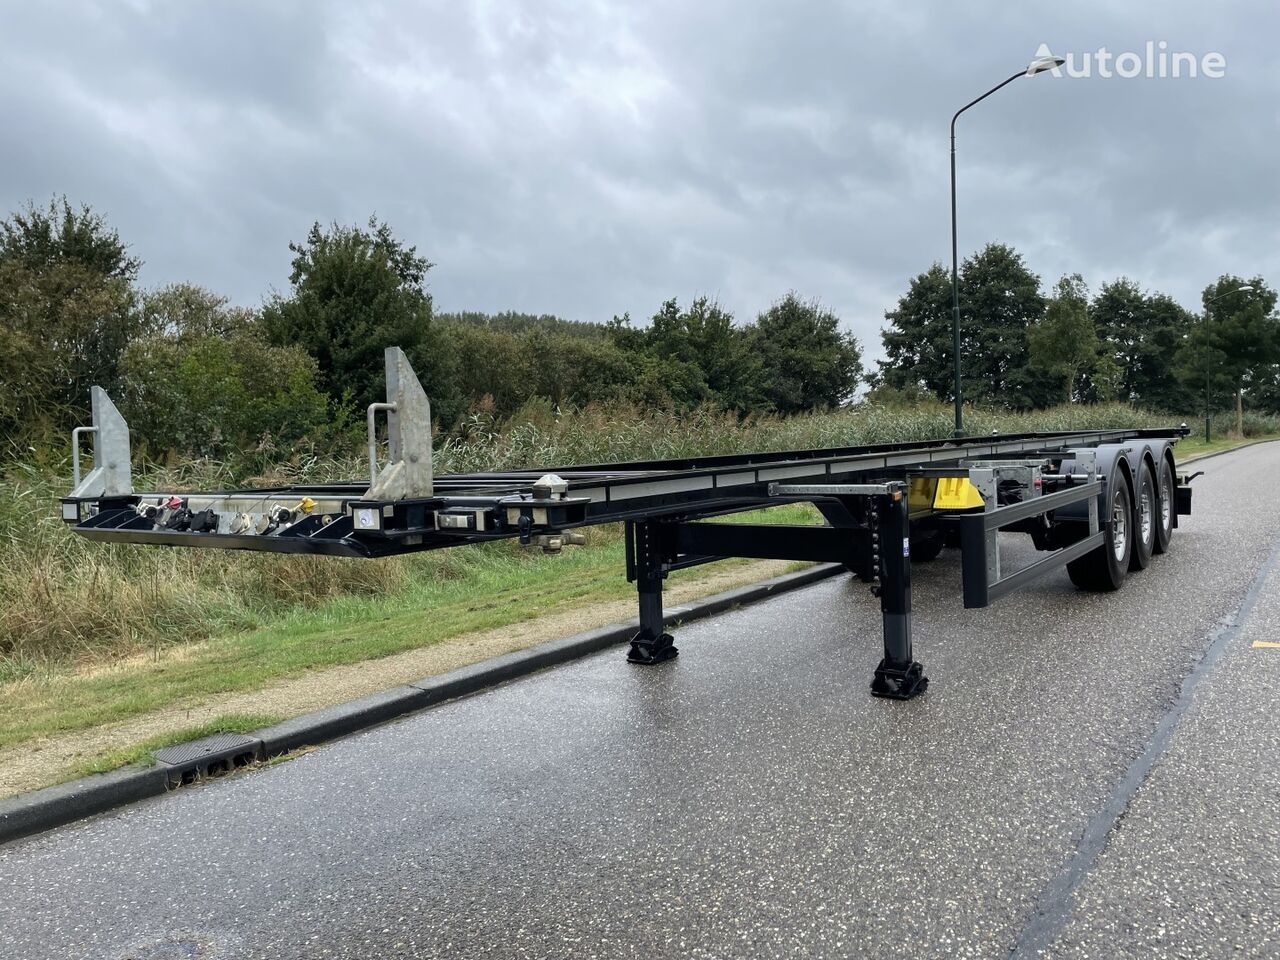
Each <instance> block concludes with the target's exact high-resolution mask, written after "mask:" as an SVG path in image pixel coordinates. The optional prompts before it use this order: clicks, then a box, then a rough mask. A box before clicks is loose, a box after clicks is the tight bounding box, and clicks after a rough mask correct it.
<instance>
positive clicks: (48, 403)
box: [0, 199, 139, 434]
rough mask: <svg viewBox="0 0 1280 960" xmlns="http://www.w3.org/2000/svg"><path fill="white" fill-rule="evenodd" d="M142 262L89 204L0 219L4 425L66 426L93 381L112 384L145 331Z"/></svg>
mask: <svg viewBox="0 0 1280 960" xmlns="http://www.w3.org/2000/svg"><path fill="white" fill-rule="evenodd" d="M137 269H138V261H137V260H135V259H133V258H131V257H130V256H129V255H128V253H127V248H126V247H125V245H124V243H123V242H122V241H121V240H120V237H119V235H118V234H117V233H116V232H115V231H114V230H112V229H110V228H109V227H108V226H107V225H106V223H105V221H104V220H103V219H102V218H101V217H100V216H98V215H97V214H95V213H94V212H93V211H92V210H90V209H89V208H88V207H82V208H80V209H79V210H76V209H73V208H72V207H71V206H70V204H69V203H67V201H66V200H65V199H63V200H62V201H61V202H58V201H54V202H53V203H51V204H50V205H49V207H48V208H47V209H45V208H38V207H35V206H34V205H30V204H29V205H28V206H27V208H26V209H25V210H22V211H19V212H18V213H15V214H12V215H11V216H10V217H9V218H8V219H6V220H4V221H2V222H0V352H3V353H4V354H5V357H4V359H3V360H0V372H3V374H4V376H3V377H2V378H0V426H2V427H3V428H5V429H6V430H7V431H8V432H10V433H23V434H29V433H38V432H42V431H49V430H52V429H55V428H56V429H58V430H62V429H65V427H66V425H67V424H68V422H70V421H71V420H74V419H79V418H80V417H82V416H83V412H84V411H85V410H86V409H87V407H88V393H89V387H90V386H92V385H94V384H99V385H101V386H103V387H106V388H107V389H108V390H111V389H113V388H114V387H115V385H116V379H117V374H118V363H119V358H120V353H121V351H123V350H124V348H125V346H126V345H127V344H128V342H129V341H130V340H131V339H132V338H133V337H134V336H135V335H136V333H137V332H138V330H139V317H138V313H137V311H136V309H135V297H134V292H133V288H132V285H131V284H132V281H133V278H134V276H135V275H136V273H137Z"/></svg>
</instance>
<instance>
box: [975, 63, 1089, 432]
mask: <svg viewBox="0 0 1280 960" xmlns="http://www.w3.org/2000/svg"><path fill="white" fill-rule="evenodd" d="M1066 62H1067V61H1066V60H1064V59H1063V58H1062V57H1036V59H1034V60H1032V61H1031V63H1029V64H1028V65H1027V68H1026V69H1025V70H1019V71H1018V72H1017V73H1015V74H1014V75H1013V76H1012V77H1010V78H1009V79H1008V80H1005V81H1004V82H1003V83H998V84H996V85H995V86H994V87H992V88H991V89H990V90H988V91H987V92H986V93H984V94H983V95H982V96H980V97H979V98H978V99H977V100H973V101H970V102H969V103H966V104H965V105H964V106H963V107H961V108H960V109H959V110H957V111H956V115H955V116H954V117H952V118H951V339H952V350H953V354H954V356H953V357H952V359H953V360H954V362H955V395H956V436H957V437H962V436H964V414H963V413H962V412H961V407H960V281H959V270H960V263H959V255H958V254H957V252H956V121H957V120H958V119H960V114H962V113H964V112H965V111H966V110H968V109H969V108H970V107H972V106H974V105H976V104H979V103H981V102H982V101H983V100H985V99H987V97H989V96H991V95H992V94H993V93H995V92H996V91H997V90H999V89H1000V88H1001V87H1006V86H1008V85H1009V84H1011V83H1013V81H1015V80H1017V79H1018V78H1019V77H1034V76H1036V75H1037V74H1040V73H1046V72H1048V71H1050V70H1055V69H1057V68H1058V67H1060V66H1062V65H1063V64H1064V63H1066Z"/></svg>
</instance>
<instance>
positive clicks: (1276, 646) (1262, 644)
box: [1253, 640, 1280, 650]
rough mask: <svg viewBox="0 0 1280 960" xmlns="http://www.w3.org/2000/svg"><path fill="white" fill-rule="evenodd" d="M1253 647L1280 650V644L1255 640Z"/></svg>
mask: <svg viewBox="0 0 1280 960" xmlns="http://www.w3.org/2000/svg"><path fill="white" fill-rule="evenodd" d="M1253 645H1254V646H1255V647H1269V648H1270V649H1272V650H1280V643H1274V642H1272V641H1271V640H1255V641H1253Z"/></svg>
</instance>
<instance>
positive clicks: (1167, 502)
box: [1160, 464, 1173, 530]
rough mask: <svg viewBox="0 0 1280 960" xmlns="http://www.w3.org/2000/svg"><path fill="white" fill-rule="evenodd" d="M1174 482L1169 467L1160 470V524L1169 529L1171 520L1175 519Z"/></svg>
mask: <svg viewBox="0 0 1280 960" xmlns="http://www.w3.org/2000/svg"><path fill="white" fill-rule="evenodd" d="M1171 487H1172V484H1171V483H1170V482H1169V467H1168V465H1167V464H1166V465H1165V468H1164V469H1163V470H1161V471H1160V525H1161V527H1162V528H1164V529H1165V530H1168V529H1169V521H1170V520H1172V519H1173V490H1171V489H1170V488H1171Z"/></svg>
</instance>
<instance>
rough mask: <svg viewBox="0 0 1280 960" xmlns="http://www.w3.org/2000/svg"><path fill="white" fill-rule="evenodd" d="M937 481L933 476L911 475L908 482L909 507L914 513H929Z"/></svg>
mask: <svg viewBox="0 0 1280 960" xmlns="http://www.w3.org/2000/svg"><path fill="white" fill-rule="evenodd" d="M937 483H938V481H937V480H935V479H934V478H933V477H911V478H910V479H909V481H908V484H907V509H909V510H910V511H911V512H913V513H927V512H928V511H929V509H930V508H931V507H932V506H933V495H934V487H935V486H937Z"/></svg>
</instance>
